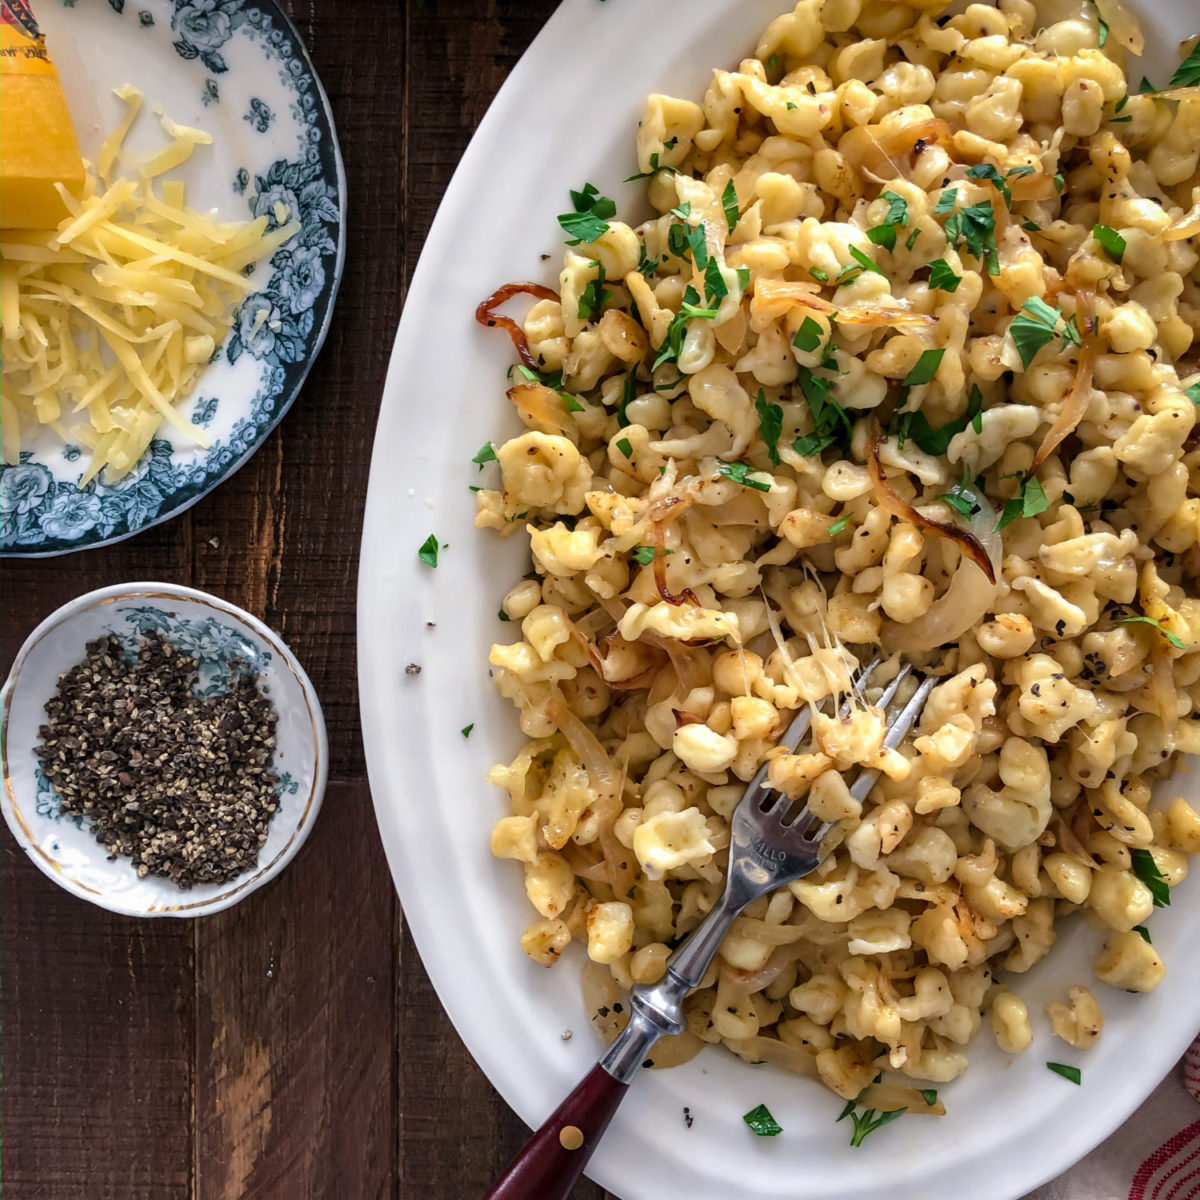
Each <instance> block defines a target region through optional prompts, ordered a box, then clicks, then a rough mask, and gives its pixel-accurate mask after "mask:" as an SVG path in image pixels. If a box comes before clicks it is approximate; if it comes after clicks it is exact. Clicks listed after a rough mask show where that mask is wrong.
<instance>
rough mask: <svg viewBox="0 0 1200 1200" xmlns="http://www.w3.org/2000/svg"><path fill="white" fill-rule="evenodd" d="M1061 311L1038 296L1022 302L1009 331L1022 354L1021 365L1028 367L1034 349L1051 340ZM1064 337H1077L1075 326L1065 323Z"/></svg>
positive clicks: (1069, 339)
mask: <svg viewBox="0 0 1200 1200" xmlns="http://www.w3.org/2000/svg"><path fill="white" fill-rule="evenodd" d="M1062 319H1063V315H1062V313H1061V312H1059V310H1058V309H1057V308H1052V307H1051V306H1050V305H1049V304H1047V303H1046V301H1045V300H1043V299H1042V298H1041V297H1040V296H1030V297H1029V299H1028V300H1026V301H1025V303H1024V304H1023V305H1021V311H1020V312H1019V313H1018V314H1017V315H1016V316H1015V317H1014V318H1013V321H1012V324H1011V325H1010V326H1009V327H1008V331H1009V333H1010V334H1012V340H1013V345H1014V346H1016V348H1017V353H1018V354H1019V355H1020V356H1021V365H1022V366H1024V367H1028V366H1029V364H1030V363H1031V362H1033V360H1034V358H1035V357H1036V356H1037V352H1038V351H1039V350H1040V349H1041V348H1042V347H1043V346H1045V345H1048V344H1049V343H1050V342H1052V341H1053V340H1054V338H1055V336H1056V335H1058V324H1059V322H1060V321H1062ZM1061 336H1062V338H1063V340H1064V341H1072V342H1078V341H1079V330H1078V328H1077V327H1074V328H1072V326H1071V325H1070V324H1069V323H1067V324H1065V325H1064V330H1063V333H1062V334H1061Z"/></svg>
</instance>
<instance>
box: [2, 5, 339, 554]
mask: <svg viewBox="0 0 1200 1200" xmlns="http://www.w3.org/2000/svg"><path fill="white" fill-rule="evenodd" d="M143 3H144V4H146V7H144V8H142V9H140V10H137V11H136V12H135V10H134V9H133V8H132V7H128V8H127V6H126V4H125V2H124V0H109V5H110V8H111V11H112V12H113V13H114V14H116V17H115V18H114V19H122V18H123V19H125V20H129V19H130V16H131V14H132V19H133V20H135V21H136V22H137V23H138V24H139V25H141V26H143V27H144V29H145V32H144V34H143V36H162V37H164V38H165V36H166V32H165V31H166V30H167V28H168V27H169V29H170V37H171V41H170V44H171V45H173V46H174V50H175V52H176V53H177V54H178V55H179V58H180V59H182V60H185V62H183V63H181V64H180V67H179V69H180V71H186V70H190V69H194V70H195V71H196V73H197V87H198V89H199V91H200V94H201V96H202V99H203V101H204V103H205V104H206V105H207V104H218V103H221V101H222V93H223V92H224V93H226V94H225V100H226V102H230V101H229V95H231V94H233V92H234V86H233V85H234V83H236V82H239V81H241V82H242V84H243V86H245V82H246V81H245V80H243V79H242V76H243V75H246V74H247V73H246V72H245V71H244V69H243V68H244V65H245V62H246V58H245V56H246V54H247V53H248V52H249V53H250V54H251V55H252V56H253V58H254V60H255V61H254V62H253V63H252V69H251V71H250V72H249V74H250V75H251V76H253V78H251V79H250V80H249V82H250V84H251V86H254V79H257V78H261V74H260V73H261V72H263V71H269V70H270V68H271V67H274V68H275V71H276V74H277V78H278V80H279V84H280V85H281V86H282V88H283V90H284V92H285V93H286V95H287V96H288V97H289V100H288V103H287V104H285V105H284V106H283V107H282V108H280V107H279V106H278V105H273V104H268V103H267V102H266V101H265V100H264V99H262V98H261V95H259V94H256V95H254V96H252V97H250V98H249V101H248V111H247V113H246V120H247V121H248V122H249V123H250V124H251V126H252V127H253V128H254V129H255V130H256V131H257V132H261V133H264V134H265V133H266V132H267V130H268V129H270V130H271V135H270V139H266V138H265V139H264V142H265V143H266V144H268V145H269V146H272V147H274V146H278V145H279V137H280V133H279V131H280V129H281V128H283V129H285V130H286V128H287V127H288V125H287V123H288V121H289V120H290V122H291V127H294V128H295V129H296V131H297V134H296V136H297V142H296V143H295V150H294V151H293V153H292V154H290V155H289V156H287V157H283V158H278V159H276V160H275V161H273V162H272V161H271V160H270V159H269V158H267V160H266V162H267V163H269V165H265V164H264V163H262V161H261V160H260V163H259V164H255V163H253V162H251V163H249V164H248V165H247V166H244V167H242V168H241V169H239V170H238V171H237V173H236V176H235V178H234V179H233V180H232V181H231V184H230V187H231V192H232V194H233V195H235V196H241V197H243V200H242V202H243V203H245V204H246V205H247V209H248V211H249V214H250V215H252V216H255V217H257V216H265V217H266V218H267V224H268V227H269V228H272V229H274V228H277V227H278V226H280V225H282V224H286V223H288V222H290V221H293V220H294V221H298V222H299V224H300V230H299V232H298V233H297V234H296V235H295V236H294V237H292V238H291V239H290V240H289V241H288V242H286V243H284V245H283V246H281V247H280V248H279V249H278V250H277V251H276V252H275V253H274V254H273V255H272V257H271V259H270V262H269V263H265V264H260V265H259V266H258V267H257V269H255V270H254V271H253V273H252V276H253V278H254V279H255V281H256V285H257V286H256V290H255V291H254V292H253V293H251V294H250V295H249V296H248V297H247V298H246V299H245V300H244V301H243V303H242V305H241V307H240V308H239V310H238V312H237V313H236V314H235V316H234V324H233V328H232V330H231V331H230V333H229V335H228V336H227V337H226V340H225V342H224V344H223V345H222V346H220V347H219V348H218V351H217V356H216V357H217V358H218V359H219V360H220V361H222V362H223V363H225V364H226V365H227V367H233V366H234V365H235V364H239V366H238V370H239V371H242V372H244V371H245V370H246V366H245V364H249V368H250V370H251V371H252V373H253V374H252V376H251V377H250V378H253V379H254V380H255V382H254V383H253V385H252V386H251V387H250V390H249V391H248V392H247V393H245V394H241V393H242V392H243V388H242V386H241V384H240V382H239V385H238V386H237V387H236V389H232V390H236V391H237V392H238V393H239V394H237V395H233V394H230V391H226V393H225V394H224V395H214V394H212V391H211V386H210V387H209V388H206V390H205V392H204V393H203V394H201V395H198V396H197V397H195V398H194V400H192V401H191V402H190V407H189V406H188V405H185V407H184V410H183V411H184V413H185V415H186V416H188V417H189V419H190V420H192V421H193V423H194V424H195V425H197V426H198V427H199V428H202V429H204V428H208V427H213V429H214V432H213V437H214V444H213V445H212V446H211V447H209V448H208V449H207V450H196V449H190V448H189V449H187V450H186V451H185V452H181V451H177V450H176V448H175V447H174V446H173V444H172V443H171V441H169V440H168V438H167V435H165V434H164V436H163V437H162V438H156V439H155V440H154V441H152V442H151V443H150V446H149V448H148V449H147V451H146V453H145V455H143V457H142V460H141V461H140V462H139V463H138V464H137V466H136V467H135V468H134V469H133V470H132V471H131V472H130V473H129V474H128V475H126V476H125V477H124V478H122V479H120V480H119V481H118V482H117V483H115V484H111V485H110V484H108V483H106V482H105V481H104V478H103V474H101V475H100V476H99V477H97V478H94V479H92V480H90V481H89V482H88V483H87V484H85V485H84V486H82V487H80V486H79V480H80V478H81V477H82V475H83V473H84V471H85V469H86V467H87V462H88V454H87V453H86V452H82V453H81V452H80V450H79V448H78V447H67V448H63V449H62V450H61V451H60V452H59V453H58V454H57V455H56V456H54V458H53V459H51V458H50V457H46V459H45V461H41V456H39V455H38V454H37V453H34V452H30V451H24V452H22V454H21V456H20V461H19V462H17V463H15V464H12V465H8V466H4V467H2V468H0V553H4V554H17V555H21V554H48V553H60V552H63V551H68V550H77V549H81V548H83V547H85V546H93V545H97V544H100V543H102V542H106V541H110V540H114V539H117V538H121V537H127V536H128V535H129V534H131V533H135V532H137V531H138V530H139V529H142V528H144V527H145V526H146V525H148V524H151V523H153V522H156V521H160V520H164V519H166V518H167V517H169V516H171V515H172V514H173V513H176V512H178V511H180V510H181V509H183V508H186V507H187V506H188V505H189V504H191V503H193V502H194V501H195V500H197V499H199V497H200V496H202V495H203V494H204V493H205V492H207V491H209V490H210V489H211V488H213V487H215V486H216V484H217V483H219V482H220V480H221V479H222V478H223V477H224V476H225V475H227V474H228V473H229V472H230V471H231V470H233V469H234V468H236V467H237V466H239V465H240V464H241V462H242V461H243V460H244V459H245V458H247V457H248V456H249V455H250V454H251V453H252V452H253V451H254V450H255V449H256V448H257V447H258V445H259V444H260V443H261V442H262V441H263V439H264V438H265V437H266V436H267V434H268V433H270V431H271V430H272V429H273V428H274V427H275V425H276V424H277V423H278V422H279V420H280V419H281V418H282V416H283V414H284V413H285V412H286V411H287V409H288V408H289V407H290V405H291V402H292V400H293V399H294V398H295V395H296V392H297V391H298V390H299V387H300V384H301V382H302V381H303V379H304V376H305V374H306V373H307V370H308V365H309V364H310V363H311V361H312V359H313V357H314V356H315V354H316V352H317V350H318V349H319V347H320V342H321V340H322V339H323V337H324V331H325V328H326V325H327V323H328V317H329V312H330V308H331V306H332V303H333V298H334V293H335V292H336V288H337V282H338V280H337V276H338V271H339V266H340V262H339V255H340V246H341V243H342V241H343V237H344V230H343V207H344V203H345V197H344V196H343V195H342V194H341V192H340V185H339V162H338V154H337V145H336V140H335V137H334V131H333V125H332V120H331V117H330V114H329V112H328V109H327V107H326V105H325V103H324V99H323V97H322V95H321V91H320V86H319V84H318V83H317V80H316V77H315V75H314V74H313V70H312V66H311V63H310V62H309V60H308V57H307V54H306V53H305V50H304V47H303V45H302V44H301V42H300V40H299V38H298V36H297V35H296V33H295V31H294V30H293V29H292V27H291V25H290V24H289V23H288V21H287V18H286V17H284V16H283V14H282V13H281V12H280V11H279V10H278V9H277V8H276V6H275V4H274V3H272V2H271V0H253V2H251V0H156V2H155V3H149V0H143ZM151 9H155V10H156V11H158V10H161V11H160V15H159V17H158V18H157V20H156V19H155V18H154V13H153V12H152V11H151ZM147 17H149V18H150V19H149V20H148V19H147ZM156 31H161V32H156ZM164 44H166V43H165V42H164ZM168 53H170V51H168ZM193 63H194V67H193V66H192V65H191V64H193ZM231 63H233V64H234V66H233V68H232V69H231ZM214 77H223V82H222V84H221V87H220V88H218V84H217V79H216V78H214ZM255 90H256V93H260V92H261V91H262V89H261V88H259V87H256V89H255ZM241 94H242V97H243V99H242V100H241V103H247V99H246V98H245V92H244V91H243V92H242V93H241ZM269 153H270V150H269V149H268V154H269ZM264 166H265V169H264ZM242 378H243V376H242V375H241V374H239V375H238V376H237V379H238V380H239V381H241V380H242ZM243 414H244V415H243ZM234 417H236V419H233V418H234ZM68 450H69V451H72V452H71V453H68V452H67V451H68Z"/></svg>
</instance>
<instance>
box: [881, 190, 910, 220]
mask: <svg viewBox="0 0 1200 1200" xmlns="http://www.w3.org/2000/svg"><path fill="white" fill-rule="evenodd" d="M881 196H882V199H884V200H886V201H887V202H888V211H887V216H886V217H885V218H884V219H885V220H886V221H887V222H888V224H889V225H907V224H908V201H907V200H905V199H904V197H903V196H897V195H896V193H895V192H883V193H881Z"/></svg>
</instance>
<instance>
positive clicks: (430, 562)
mask: <svg viewBox="0 0 1200 1200" xmlns="http://www.w3.org/2000/svg"><path fill="white" fill-rule="evenodd" d="M417 557H418V558H419V559H420V560H421V561H422V562H423V563H424V564H425V565H426V566H427V567H436V566H437V560H438V540H437V534H435V533H431V534H430V535H429V536H428V537H427V538H426V539H425V540H424V541H423V542H422V543H421V548H420V549H419V550H418V551H417Z"/></svg>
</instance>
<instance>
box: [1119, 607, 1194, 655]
mask: <svg viewBox="0 0 1200 1200" xmlns="http://www.w3.org/2000/svg"><path fill="white" fill-rule="evenodd" d="M1117 623H1118V624H1119V625H1133V624H1139V623H1140V624H1143V625H1153V626H1154V628H1155V629H1157V630H1158V632H1159V633H1161V634H1162V635H1163V637H1165V638H1166V639H1167V641H1168V642H1170V643H1171V645H1172V646H1174V647H1175V649H1176V650H1182V649H1184V648H1185V646H1186V645H1187V643H1186V642H1185V641H1184V640H1183V638H1181V637H1180V636H1179V634H1177V633H1172V632H1171V631H1170V630H1169V629H1165V628H1163V623H1162V622H1161V621H1156V620H1155V619H1154V618H1153V617H1143V616H1142V615H1141V614H1140V613H1139V614H1137V615H1134V616H1129V617H1121V619H1120V620H1119V621H1118V622H1117Z"/></svg>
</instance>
